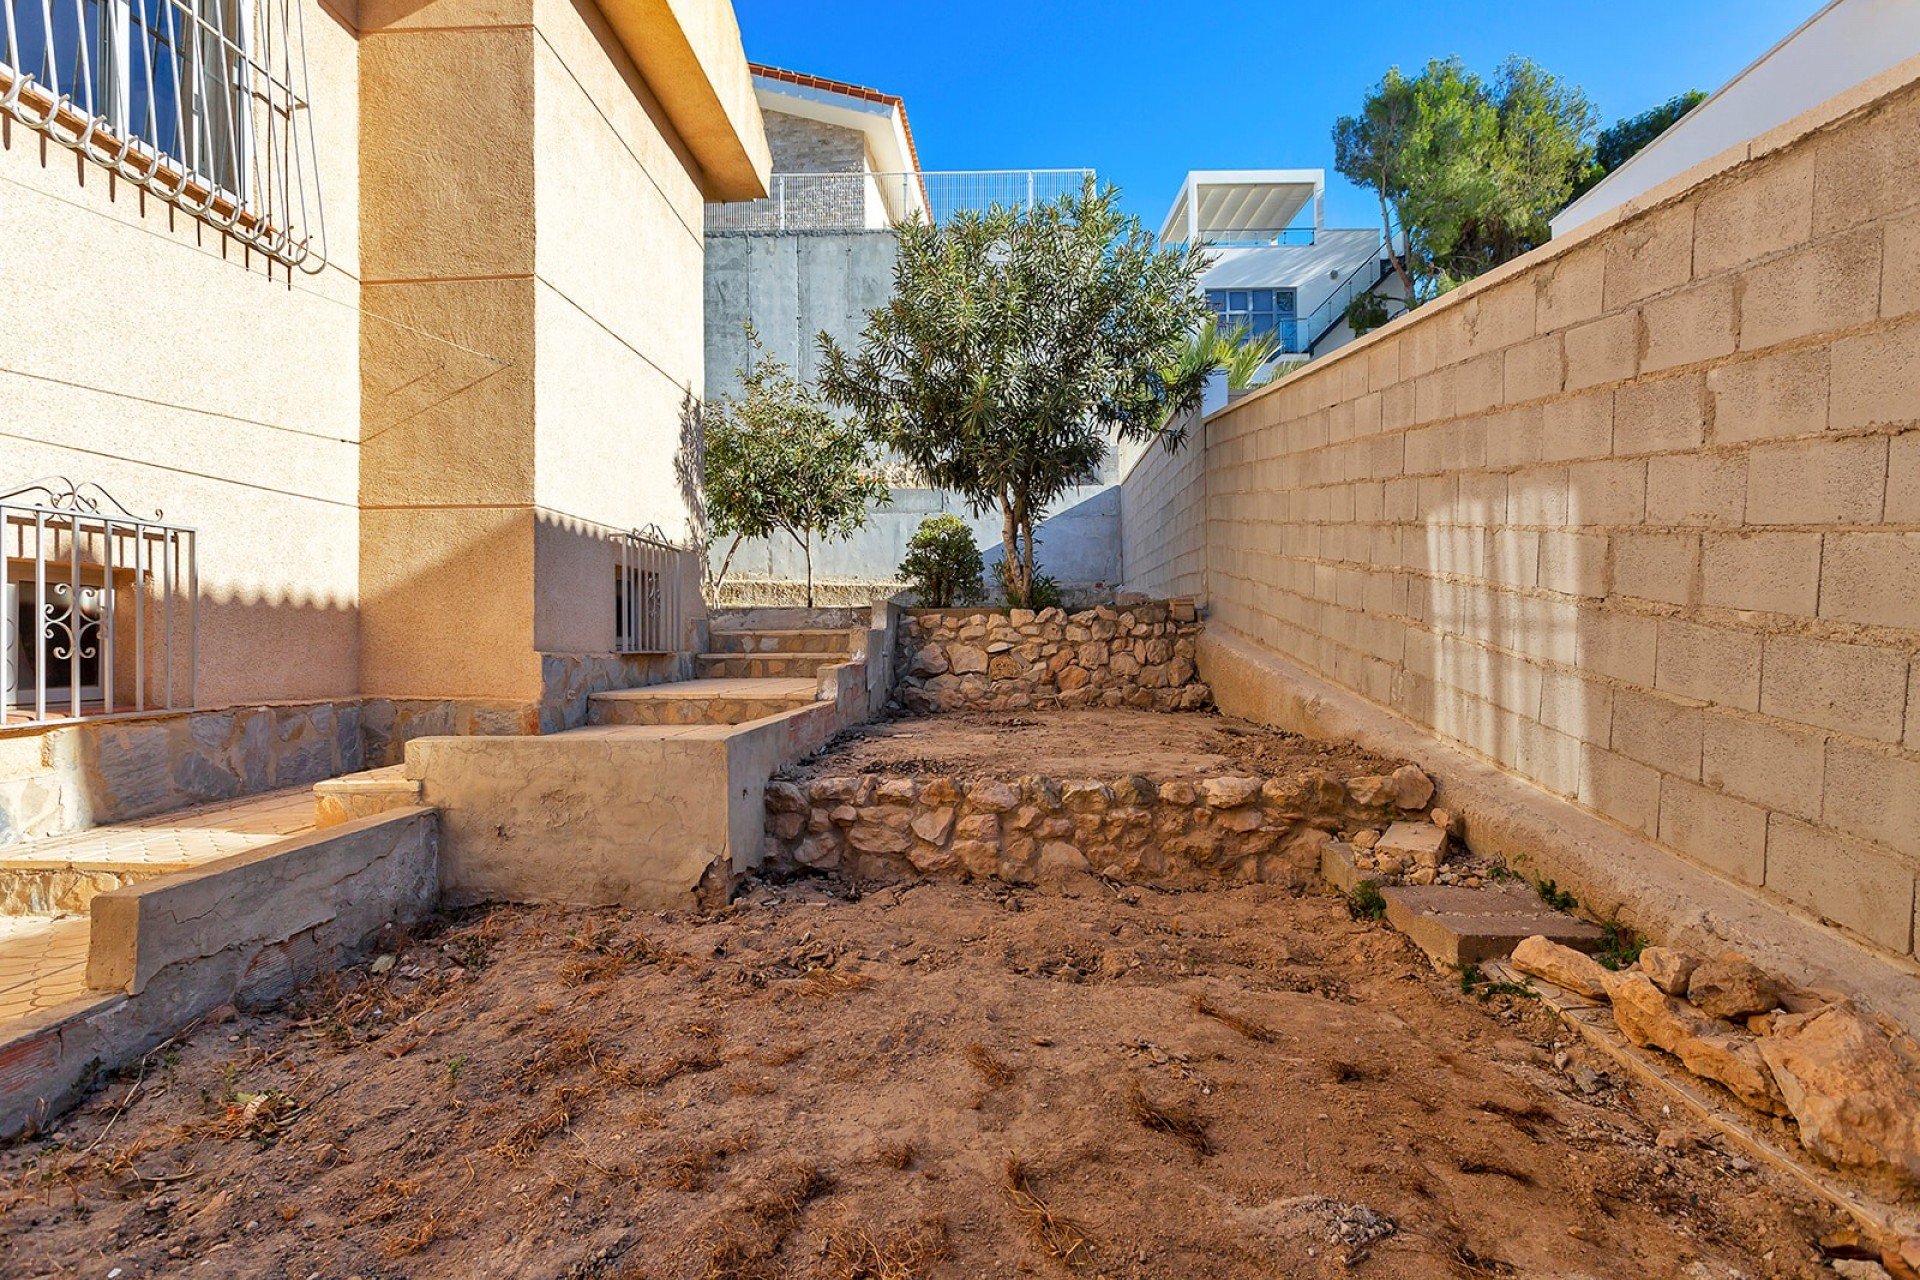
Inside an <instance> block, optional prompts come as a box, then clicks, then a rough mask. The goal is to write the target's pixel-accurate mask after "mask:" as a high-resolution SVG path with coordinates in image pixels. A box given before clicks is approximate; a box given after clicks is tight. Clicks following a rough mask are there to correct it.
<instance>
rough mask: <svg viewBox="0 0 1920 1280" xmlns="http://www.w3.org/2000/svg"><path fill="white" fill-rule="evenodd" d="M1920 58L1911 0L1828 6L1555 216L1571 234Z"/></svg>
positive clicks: (1916, 7) (1918, 23)
mask: <svg viewBox="0 0 1920 1280" xmlns="http://www.w3.org/2000/svg"><path fill="white" fill-rule="evenodd" d="M1915 54H1920V4H1916V3H1914V0H1831V3H1829V4H1827V5H1826V7H1824V8H1823V9H1821V10H1820V11H1819V12H1818V13H1816V14H1814V15H1813V16H1812V17H1811V18H1809V19H1807V20H1806V22H1804V23H1802V24H1801V25H1800V26H1799V27H1798V28H1796V29H1795V30H1794V31H1793V33H1792V34H1791V35H1789V36H1787V38H1786V39H1784V40H1782V41H1781V42H1780V43H1779V44H1777V45H1775V46H1774V47H1773V48H1771V49H1769V50H1767V52H1766V53H1764V54H1762V55H1761V56H1760V58H1759V60H1758V61H1756V62H1755V63H1754V64H1753V65H1752V66H1750V67H1748V68H1747V69H1746V70H1745V71H1742V72H1741V73H1740V74H1739V75H1737V76H1735V77H1734V78H1733V79H1732V80H1731V81H1729V82H1728V83H1727V84H1726V85H1725V86H1723V87H1722V88H1721V89H1720V90H1719V91H1718V92H1717V93H1715V94H1714V95H1713V96H1712V97H1710V98H1708V99H1707V100H1706V101H1705V102H1702V103H1701V104H1700V105H1699V106H1697V107H1695V108H1694V109H1693V110H1692V111H1690V112H1688V113H1687V114H1686V116H1685V117H1684V118H1682V119H1681V120H1680V121H1679V122H1678V123H1677V124H1675V125H1674V126H1673V127H1672V128H1670V129H1668V130H1667V131H1666V132H1665V133H1663V134H1661V135H1660V136H1659V138H1657V139H1655V140H1654V141H1653V142H1652V143H1650V144H1648V145H1647V146H1646V147H1645V148H1643V149H1642V150H1641V151H1640V152H1639V153H1638V154H1637V155H1635V156H1634V157H1633V158H1632V159H1630V160H1628V161H1627V162H1626V163H1625V164H1623V165H1621V166H1620V167H1619V168H1618V169H1616V170H1614V171H1613V172H1612V173H1610V174H1608V175H1607V176H1606V178H1604V179H1603V180H1602V181H1601V182H1600V183H1598V184H1597V185H1596V186H1595V187H1594V188H1593V189H1592V190H1591V191H1589V192H1587V193H1586V194H1585V195H1583V196H1581V197H1580V198H1579V199H1578V200H1575V201H1574V202H1573V203H1572V204H1570V205H1568V206H1567V207H1566V208H1565V209H1564V210H1562V211H1561V213H1560V216H1558V217H1557V218H1555V219H1553V234H1554V235H1556V236H1560V235H1565V234H1566V233H1567V232H1569V231H1571V230H1573V229H1574V228H1575V227H1577V226H1580V225H1581V224H1582V223H1585V222H1590V221H1592V220H1593V219H1595V218H1597V217H1599V216H1600V215H1602V214H1604V213H1609V212H1611V211H1613V210H1615V209H1618V208H1619V207H1620V206H1621V205H1623V204H1625V203H1627V202H1628V201H1629V200H1632V199H1634V198H1636V197H1638V196H1641V195H1644V194H1645V193H1647V192H1648V191H1651V190H1652V189H1653V188H1655V187H1657V186H1659V185H1660V184H1661V183H1663V182H1665V181H1667V180H1668V179H1669V178H1673V177H1676V176H1678V175H1680V174H1682V173H1685V172H1686V171H1687V170H1688V169H1691V168H1693V166H1695V165H1697V164H1699V163H1701V162H1702V161H1704V160H1708V159H1711V158H1712V157H1714V156H1717V155H1719V154H1720V153H1721V152H1722V151H1725V150H1726V149H1727V148H1728V147H1732V146H1737V145H1739V144H1740V143H1743V142H1747V141H1749V140H1751V139H1754V138H1758V137H1759V136H1760V135H1761V134H1763V133H1766V132H1767V131H1768V130H1770V129H1774V128H1778V127H1779V126H1780V125H1782V124H1785V123H1786V122H1787V121H1789V120H1791V119H1793V118H1794V117H1795V116H1797V115H1799V114H1800V113H1801V112H1803V111H1806V110H1808V109H1810V108H1812V107H1815V106H1818V105H1819V104H1820V103H1822V102H1825V101H1826V100H1827V99H1829V98H1831V97H1833V96H1834V95H1836V94H1838V93H1841V92H1842V91H1844V90H1846V89H1850V88H1852V87H1853V86H1854V85H1857V84H1860V83H1862V82H1863V81H1867V80H1871V79H1872V78H1873V77H1875V76H1877V75H1879V74H1880V73H1881V72H1883V71H1886V70H1887V69H1888V68H1890V67H1894V66H1897V65H1898V64H1899V63H1901V62H1903V61H1905V60H1906V59H1908V58H1911V57H1913V56H1914V55H1915Z"/></svg>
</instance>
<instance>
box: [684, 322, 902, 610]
mask: <svg viewBox="0 0 1920 1280" xmlns="http://www.w3.org/2000/svg"><path fill="white" fill-rule="evenodd" d="M747 346H748V360H747V367H746V368H744V369H741V370H739V377H740V390H739V391H738V392H737V393H733V394H729V395H726V396H722V397H721V398H720V400H719V401H717V402H716V403H714V404H712V405H710V406H708V409H707V415H706V421H705V423H704V425H703V434H704V451H705V456H704V459H703V466H702V474H703V476H704V478H705V481H706V499H707V518H708V522H709V526H708V527H709V528H710V530H711V531H712V532H713V533H714V534H715V535H717V536H719V537H722V538H725V537H729V536H730V537H732V539H733V542H732V544H731V545H730V546H729V547H728V548H727V554H726V558H725V559H724V560H722V562H721V564H720V573H719V575H718V576H717V577H716V579H715V585H716V586H718V585H719V582H720V580H722V579H724V578H725V577H726V574H727V569H728V568H729V567H730V566H731V565H732V564H733V553H734V552H735V551H736V550H738V549H739V547H740V542H741V540H742V539H744V538H767V537H772V536H773V535H774V534H776V533H784V534H786V535H788V536H789V537H791V538H792V539H793V540H794V541H795V542H797V543H799V544H800V549H801V551H802V552H803V553H804V555H805V556H806V561H807V606H808V607H809V608H811V607H812V606H813V546H814V543H815V542H816V541H820V542H833V541H838V540H840V539H843V538H848V537H851V536H852V535H853V533H854V531H855V530H857V529H859V528H860V527H861V526H862V525H864V524H866V522H867V516H868V513H869V511H870V509H871V508H872V507H873V506H874V505H875V504H877V503H883V502H886V501H887V500H888V491H887V485H886V481H885V480H883V479H882V478H881V477H880V475H879V472H878V469H877V467H876V465H875V460H874V456H873V448H872V445H871V444H870V443H869V441H868V439H867V437H866V435H865V433H864V432H862V431H861V430H860V428H859V427H858V426H856V425H854V424H852V423H848V422H845V421H843V420H841V419H840V418H839V417H837V416H836V415H835V414H834V413H833V411H832V410H831V408H830V407H829V406H828V405H827V403H826V401H825V399H824V398H823V397H822V396H821V394H820V392H819V391H817V390H816V389H814V388H813V387H810V386H808V385H807V384H806V383H805V382H803V381H801V380H800V379H799V378H796V377H795V376H794V374H793V371H792V369H790V368H789V367H788V366H787V365H786V364H785V363H783V362H782V361H780V360H776V359H775V358H773V357H772V356H769V355H768V354H767V353H766V351H765V349H764V348H762V346H761V345H760V339H759V336H758V335H757V334H756V333H754V331H753V327H752V326H751V325H749V326H748V327H747Z"/></svg>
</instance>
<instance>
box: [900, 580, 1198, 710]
mask: <svg viewBox="0 0 1920 1280" xmlns="http://www.w3.org/2000/svg"><path fill="white" fill-rule="evenodd" d="M1199 634H1200V622H1199V618H1198V615H1197V613H1196V611H1195V609H1194V606H1193V603H1192V602H1191V601H1187V600H1172V601H1160V602H1153V603H1145V604H1138V605H1131V606H1129V607H1127V608H1125V609H1119V608H1115V607H1113V606H1109V605H1102V606H1100V607H1099V608H1095V609H1086V610H1082V611H1081V612H1078V613H1071V614H1070V613H1067V612H1065V611H1064V610H1061V609H1042V610H1040V611H1039V612H1037V613H1036V612H1034V611H1033V610H1031V609H1011V610H1008V611H1006V612H1004V613H1002V612H992V611H984V610H977V609H914V610H910V611H908V613H907V616H906V619H905V623H904V625H903V626H902V627H901V629H900V652H899V656H898V659H897V662H896V667H895V669H896V671H898V672H900V673H902V674H901V678H900V682H899V687H898V689H897V691H896V696H898V698H899V699H900V701H901V703H902V704H904V705H905V706H906V708H907V709H908V710H909V711H916V712H922V713H925V712H932V711H1021V710H1026V709H1028V708H1035V709H1046V708H1051V707H1066V708H1073V707H1135V708H1139V709H1141V710H1151V711H1193V710H1198V709H1199V708H1201V707H1205V706H1207V705H1208V703H1209V701H1210V694H1209V692H1208V690H1207V687H1206V685H1204V684H1202V683H1200V680H1199V675H1198V672H1197V671H1196V670H1195V667H1194V644H1195V641H1196V638H1197V637H1198V636H1199Z"/></svg>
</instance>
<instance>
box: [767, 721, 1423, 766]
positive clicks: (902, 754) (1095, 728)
mask: <svg viewBox="0 0 1920 1280" xmlns="http://www.w3.org/2000/svg"><path fill="white" fill-rule="evenodd" d="M1401 763H1404V762H1402V761H1398V760H1391V759H1389V758H1387V757H1385V756H1380V755H1375V754H1374V753H1373V752H1370V751H1366V750H1364V749H1362V748H1360V747H1357V746H1355V745H1353V744H1352V743H1350V742H1326V741H1322V740H1320V739H1318V738H1306V737H1302V736H1301V735H1299V734H1297V733H1286V732H1283V731H1282V730H1279V729H1272V728H1268V727H1266V726H1264V725H1257V724H1251V723H1249V722H1247V721H1245V720H1233V719H1229V718H1227V717H1225V716H1220V715H1214V714H1210V713H1202V712H1184V713H1177V714H1167V713H1162V712H1154V711H1118V710H1097V711H1096V710H1087V711H1055V710H1049V711H1044V712H1018V711H996V712H949V713H945V714H942V715H938V716H927V717H908V718H904V719H898V720H888V721H883V722H880V723H877V724H869V725H861V726H858V727H856V728H853V729H850V730H848V731H847V732H846V733H845V734H843V735H841V737H839V738H838V739H836V740H835V741H834V743H833V744H832V745H830V746H829V747H828V748H827V749H826V750H825V751H823V752H821V753H820V754H819V755H817V756H815V757H813V758H812V759H810V760H808V761H806V762H805V763H804V764H803V765H802V766H801V768H800V770H799V772H801V773H804V774H808V775H819V776H826V775H830V774H849V773H887V774H929V773H931V774H951V775H954V776H958V777H968V778H1003V779H1007V780H1012V779H1014V778H1017V777H1020V776H1022V775H1024V774H1036V773H1037V774H1047V775H1049V776H1052V777H1056V778H1075V777H1085V778H1118V777H1125V776H1126V775H1127V774H1130V773H1139V774H1145V775H1147V776H1149V777H1152V778H1156V779H1164V778H1172V777H1179V776H1182V775H1188V776H1195V777H1199V776H1212V775H1219V774H1223V773H1247V774H1255V775H1259V776H1263V777H1278V776H1283V775H1288V774H1294V773H1299V772H1301V771H1302V770H1306V769H1324V770H1326V771H1327V772H1328V773H1330V774H1332V775H1333V776H1335V777H1338V778H1348V777H1352V776H1355V775H1359V774H1378V773H1391V772H1392V771H1393V769H1394V767H1395V766H1396V765H1399V764H1401Z"/></svg>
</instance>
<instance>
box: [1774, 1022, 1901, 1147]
mask: <svg viewBox="0 0 1920 1280" xmlns="http://www.w3.org/2000/svg"><path fill="white" fill-rule="evenodd" d="M1760 1055H1761V1057H1762V1058H1764V1059H1765V1060H1766V1063H1767V1065H1768V1066H1769V1067H1771V1068H1772V1070H1773V1078H1774V1079H1775V1080H1776V1081H1778V1083H1779V1088H1780V1092H1781V1094H1782V1095H1783V1096H1784V1098H1785V1100H1786V1107H1787V1110H1788V1111H1790V1112H1792V1114H1793V1118H1794V1120H1795V1121H1797V1122H1798V1123H1799V1125H1800V1141H1801V1143H1802V1144H1803V1145H1804V1146H1805V1147H1806V1148H1807V1149H1808V1150H1809V1151H1812V1152H1813V1153H1814V1154H1816V1155H1820V1156H1824V1157H1825V1158H1827V1159H1828V1160H1831V1161H1833V1162H1834V1163H1835V1164H1840V1165H1852V1166H1855V1167H1858V1168H1869V1169H1872V1168H1891V1169H1894V1170H1897V1171H1899V1172H1901V1173H1903V1174H1905V1175H1906V1176H1907V1177H1908V1178H1909V1179H1913V1180H1916V1181H1920V1049H1916V1047H1915V1046H1914V1044H1913V1042H1912V1041H1911V1040H1908V1039H1906V1037H1904V1036H1900V1037H1898V1038H1896V1036H1895V1035H1894V1034H1892V1033H1890V1032H1889V1031H1888V1029H1886V1028H1884V1027H1882V1026H1880V1025H1879V1024H1878V1023H1876V1022H1874V1021H1873V1020H1871V1019H1869V1018H1867V1017H1866V1016H1865V1015H1864V1014H1862V1013H1861V1012H1860V1011H1859V1010H1858V1009H1856V1008H1854V1007H1853V1006H1852V1005H1851V1004H1849V1003H1846V1002H1844V1001H1843V1002H1841V1003H1838V1004H1832V1005H1828V1006H1827V1007H1826V1008H1824V1009H1821V1010H1819V1011H1818V1012H1815V1013H1787V1014H1781V1015H1780V1016H1779V1017H1777V1018H1776V1019H1775V1020H1774V1027H1773V1033H1772V1034H1771V1035H1769V1036H1767V1037H1765V1038H1764V1039H1762V1040H1761V1041H1760Z"/></svg>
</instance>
